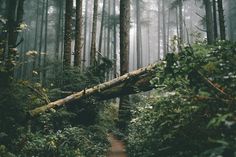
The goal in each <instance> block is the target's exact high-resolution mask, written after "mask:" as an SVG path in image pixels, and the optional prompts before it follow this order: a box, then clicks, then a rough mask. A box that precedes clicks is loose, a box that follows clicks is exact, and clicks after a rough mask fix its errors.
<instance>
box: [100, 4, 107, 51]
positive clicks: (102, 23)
mask: <svg viewBox="0 0 236 157" xmlns="http://www.w3.org/2000/svg"><path fill="white" fill-rule="evenodd" d="M105 8H106V0H103V6H102V21H101V28H100V35H99V46H98V51H99V53H101V52H102V37H103V30H104V18H105Z"/></svg>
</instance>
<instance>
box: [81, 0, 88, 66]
mask: <svg viewBox="0 0 236 157" xmlns="http://www.w3.org/2000/svg"><path fill="white" fill-rule="evenodd" d="M87 27H88V0H86V2H85V15H84V49H83V61H82V67H83V70H84V69H85V62H86V51H87V33H88V32H87Z"/></svg>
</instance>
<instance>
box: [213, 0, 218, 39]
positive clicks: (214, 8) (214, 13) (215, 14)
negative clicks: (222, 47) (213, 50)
mask: <svg viewBox="0 0 236 157" xmlns="http://www.w3.org/2000/svg"><path fill="white" fill-rule="evenodd" d="M212 2H213V4H212V5H213V20H214V39H215V40H216V39H217V38H218V24H217V11H216V0H213V1H212Z"/></svg>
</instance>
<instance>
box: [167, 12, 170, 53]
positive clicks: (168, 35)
mask: <svg viewBox="0 0 236 157" xmlns="http://www.w3.org/2000/svg"><path fill="white" fill-rule="evenodd" d="M170 12H171V10H170V9H169V11H168V22H167V47H166V50H167V52H169V47H170Z"/></svg>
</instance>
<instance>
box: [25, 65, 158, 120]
mask: <svg viewBox="0 0 236 157" xmlns="http://www.w3.org/2000/svg"><path fill="white" fill-rule="evenodd" d="M158 64H159V63H155V64H152V65H149V66H147V67H144V68H141V69H138V70H135V71H132V72H130V73H127V74H125V75H123V76H120V77H118V78H115V79H113V80H110V81H108V82H105V83H102V84H99V85H96V86H94V87H91V88H88V89H84V90H82V91H80V92H77V93H74V94H71V95H69V96H67V97H65V98H63V99H59V100H56V101H54V102H50V103H48V104H46V105H43V106H41V107H38V108H35V109H33V110H31V111H29V114H30V116H31V117H34V116H37V115H39V114H41V113H44V112H46V111H48V110H50V109H55V108H58V107H61V106H63V105H68V104H70V103H72V102H75V101H79V100H81V99H84V98H86V97H88V96H95V97H96V98H98V99H99V100H106V99H111V98H115V97H119V96H123V95H128V94H135V93H139V92H145V91H149V90H151V89H153V88H154V86H153V85H152V84H151V83H150V80H151V79H152V78H153V77H155V71H156V67H157V65H158Z"/></svg>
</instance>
